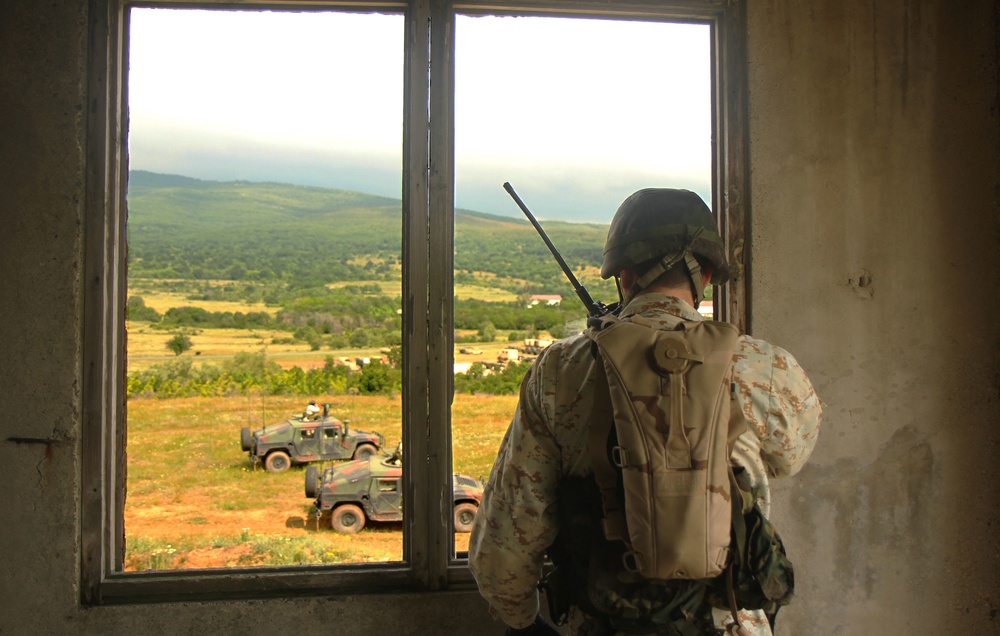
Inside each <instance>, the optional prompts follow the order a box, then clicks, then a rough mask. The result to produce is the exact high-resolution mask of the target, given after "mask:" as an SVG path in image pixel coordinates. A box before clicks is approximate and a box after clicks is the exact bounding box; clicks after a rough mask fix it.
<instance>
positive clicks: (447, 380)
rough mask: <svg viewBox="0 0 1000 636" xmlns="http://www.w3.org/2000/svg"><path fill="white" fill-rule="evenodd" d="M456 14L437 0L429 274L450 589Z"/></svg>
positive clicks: (436, 560)
mask: <svg viewBox="0 0 1000 636" xmlns="http://www.w3.org/2000/svg"><path fill="white" fill-rule="evenodd" d="M454 32H455V16H454V12H453V11H452V6H451V2H450V1H449V0H431V65H430V163H429V167H430V170H429V179H430V197H429V209H428V213H429V236H428V238H429V244H428V251H429V254H430V262H429V265H428V273H429V277H430V279H429V280H430V286H429V288H428V294H429V303H428V304H429V309H430V311H429V313H428V342H427V356H428V374H427V380H428V394H429V397H430V400H429V403H428V410H429V416H430V419H429V426H428V455H427V457H428V481H427V489H428V494H429V495H430V497H429V499H428V508H427V522H428V534H429V538H430V541H429V543H428V565H429V572H428V575H429V585H430V587H431V589H440V588H444V587H447V583H448V562H449V561H450V559H451V556H452V554H453V553H454V547H453V542H454V534H453V530H452V524H451V516H452V489H451V488H452V487H451V466H452V450H451V396H452V385H453V383H454V378H453V376H452V373H453V372H454V345H453V343H454V327H453V320H452V314H453V307H452V288H453V282H452V281H453V277H454V274H453V263H454V238H453V234H454V225H455V224H454V216H455V204H454V201H455V153H454V145H455V144H454V137H455V122H454V96H455V89H454V86H455V62H454V58H455V40H454Z"/></svg>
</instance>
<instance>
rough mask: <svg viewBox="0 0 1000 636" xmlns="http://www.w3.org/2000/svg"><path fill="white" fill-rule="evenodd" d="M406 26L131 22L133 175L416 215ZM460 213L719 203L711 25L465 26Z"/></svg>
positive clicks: (377, 22) (354, 19)
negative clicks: (257, 188) (406, 200)
mask: <svg viewBox="0 0 1000 636" xmlns="http://www.w3.org/2000/svg"><path fill="white" fill-rule="evenodd" d="M403 26H404V24H403V17H402V15H378V14H350V13H334V12H309V13H294V12H266V11H198V10H188V9H133V10H132V17H131V31H130V50H129V56H130V72H129V93H128V102H129V114H130V125H129V154H130V167H131V168H132V169H139V170H151V171H154V172H162V173H169V174H181V175H184V176H189V177H195V178H199V179H210V180H223V181H228V180H247V181H278V182H284V183H294V184H300V185H314V186H322V187H333V188H344V189H351V190H360V191H363V192H370V193H373V194H380V195H384V196H391V197H394V198H400V187H401V185H400V184H401V177H400V170H401V163H402V159H401V146H402V112H403ZM455 41H456V53H455V64H456V95H455V117H456V120H455V138H456V142H455V143H456V149H455V152H456V205H457V206H458V207H462V208H468V209H473V210H478V211H482V212H490V213H495V214H506V215H511V216H520V211H519V209H518V208H517V207H516V205H515V204H514V203H513V201H511V199H510V198H509V196H508V195H507V193H506V192H505V191H504V190H503V189H502V184H503V183H504V182H505V181H509V182H511V184H512V185H513V186H514V187H515V188H516V189H517V191H518V193H519V194H520V196H521V197H522V198H523V199H524V201H525V203H527V204H528V206H529V207H530V208H531V209H532V211H533V212H534V213H535V214H536V216H538V217H539V218H540V219H544V218H552V219H556V218H558V219H566V220H574V221H600V222H607V221H608V220H609V219H610V217H611V215H612V214H613V213H614V210H615V209H616V208H617V206H618V204H619V203H621V201H622V200H623V199H624V198H625V197H626V196H628V195H629V194H631V193H632V192H633V191H635V190H637V189H639V188H643V187H651V186H652V187H683V188H688V189H691V190H694V191H696V192H698V193H699V194H701V195H702V197H703V198H705V199H706V200H708V198H709V196H710V186H709V183H710V170H711V112H710V102H711V91H710V88H711V80H710V47H709V42H710V30H709V27H708V26H705V25H691V24H684V25H681V24H669V23H652V22H631V21H609V20H583V19H560V18H542V17H530V18H529V17H471V16H459V17H458V20H457V24H456V34H455Z"/></svg>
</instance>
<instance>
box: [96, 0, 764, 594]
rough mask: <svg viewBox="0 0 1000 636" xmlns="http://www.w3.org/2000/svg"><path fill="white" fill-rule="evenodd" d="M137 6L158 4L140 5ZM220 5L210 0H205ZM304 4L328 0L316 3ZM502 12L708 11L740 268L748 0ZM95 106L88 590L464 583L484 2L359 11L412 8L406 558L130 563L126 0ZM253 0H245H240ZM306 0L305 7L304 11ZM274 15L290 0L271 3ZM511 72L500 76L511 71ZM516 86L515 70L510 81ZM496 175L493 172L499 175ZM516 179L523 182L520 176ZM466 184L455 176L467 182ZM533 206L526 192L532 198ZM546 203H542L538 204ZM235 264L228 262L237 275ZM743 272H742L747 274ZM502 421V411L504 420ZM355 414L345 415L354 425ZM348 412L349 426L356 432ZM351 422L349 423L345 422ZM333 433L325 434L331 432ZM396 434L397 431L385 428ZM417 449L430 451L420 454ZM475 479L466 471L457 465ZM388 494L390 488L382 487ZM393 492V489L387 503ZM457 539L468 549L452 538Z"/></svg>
mask: <svg viewBox="0 0 1000 636" xmlns="http://www.w3.org/2000/svg"><path fill="white" fill-rule="evenodd" d="M135 6H143V7H149V6H155V3H142V5H138V4H137V5H135ZM201 6H202V7H203V8H212V3H211V2H205V3H202V4H201ZM305 6H306V7H307V8H308V9H309V10H320V9H323V10H329V11H333V10H334V9H335V6H334V5H332V4H331V5H329V6H326V5H324V3H323V2H308V3H305ZM491 6H492V7H493V9H491V13H492V14H494V15H503V16H515V15H531V16H537V17H553V16H565V17H577V18H601V19H626V20H633V21H647V22H662V21H671V20H673V21H681V22H692V23H696V24H703V25H706V28H707V37H708V40H709V46H710V51H711V66H710V70H711V73H712V77H713V81H712V85H711V86H712V87H711V98H710V99H711V111H712V116H711V123H710V131H711V138H712V139H711V145H710V149H709V155H710V163H711V175H710V183H709V186H708V188H709V189H710V196H711V199H712V200H713V201H714V202H715V208H716V211H717V213H718V214H719V215H720V218H721V219H722V221H723V228H722V229H723V234H724V236H726V238H727V240H728V242H729V247H730V254H731V255H732V257H733V259H732V260H733V261H734V264H735V265H736V269H737V272H738V273H742V271H741V267H740V265H741V264H742V263H743V262H744V258H745V238H744V219H745V215H746V209H745V206H746V202H745V197H744V196H743V191H744V190H743V189H744V187H745V184H746V174H745V173H746V161H745V157H746V139H745V137H746V131H745V125H746V122H745V115H744V110H745V105H744V99H745V89H744V87H743V81H744V73H743V64H744V63H745V62H744V60H743V57H742V50H743V44H742V37H743V34H744V28H745V27H744V17H743V15H742V11H743V9H742V5H741V4H740V3H734V4H731V5H729V6H727V7H720V5H719V3H716V2H709V1H693V0H692V1H688V2H675V3H670V4H669V6H666V7H665V6H663V3H662V2H652V1H646V0H636V1H633V2H620V3H619V2H608V3H604V4H602V5H601V6H600V7H599V8H595V7H594V6H593V5H589V4H586V3H580V4H575V3H573V2H559V1H555V0H553V1H551V2H548V3H545V2H542V3H528V4H516V3H512V4H505V3H494V4H493V5H491ZM93 7H94V15H95V18H94V19H93V21H92V29H93V33H92V37H91V46H92V50H91V51H90V56H89V60H90V64H91V67H90V101H91V102H92V103H93V104H95V110H93V111H92V112H91V114H90V117H89V119H88V126H89V128H88V150H87V152H88V200H87V208H88V229H87V235H86V268H87V276H86V280H87V281H88V287H87V289H86V294H85V315H86V317H87V318H86V322H85V325H84V347H85V350H84V360H85V365H86V368H85V374H84V378H85V386H84V387H83V391H84V394H85V399H84V404H85V406H84V409H85V413H84V433H83V440H82V443H83V458H84V459H83V466H82V473H83V493H82V502H81V508H82V560H83V565H82V572H81V577H82V585H81V589H82V597H83V601H84V602H85V603H88V604H94V603H113V602H124V601H142V600H150V601H169V600H171V599H176V598H180V597H181V596H183V597H184V598H187V599H191V598H197V597H198V596H199V595H201V596H204V597H212V598H219V597H240V596H252V595H265V594H275V593H287V592H289V591H298V592H305V591H310V590H313V591H318V590H322V591H324V592H331V591H334V592H336V591H338V590H348V589H350V590H353V591H356V590H357V589H358V588H359V587H360V588H364V589H379V590H383V591H384V590H395V591H405V590H411V589H414V590H416V589H425V590H426V589H438V588H441V587H452V588H454V587H462V586H468V585H471V584H472V583H471V578H470V576H469V573H468V570H467V568H466V567H465V564H464V561H463V560H462V559H461V558H460V556H461V555H460V553H459V554H456V549H455V546H454V545H453V542H452V541H450V540H447V541H441V540H440V538H441V537H452V536H453V533H452V524H453V514H452V513H453V511H452V510H451V506H449V505H447V504H446V503H443V502H449V501H450V500H451V495H450V492H449V491H450V490H451V488H452V485H451V481H452V479H453V477H452V464H453V462H452V456H453V451H452V447H451V401H452V395H453V385H454V375H453V373H454V367H453V365H454V345H455V334H454V331H453V328H452V325H453V324H454V309H453V307H454V305H453V297H454V289H455V285H454V282H455V281H454V279H455V270H454V230H453V228H454V223H455V221H454V219H455V196H456V190H457V186H456V167H455V166H456V143H457V141H458V140H457V139H456V130H455V117H456V116H458V115H459V114H460V113H459V112H458V111H457V109H456V102H455V94H456V88H455V84H456V79H457V77H458V76H457V74H456V69H455V66H454V62H453V60H454V59H455V57H454V54H455V41H454V40H453V34H454V33H455V32H456V28H455V27H456V22H460V26H461V28H465V25H466V24H467V22H466V21H467V20H470V19H472V18H474V17H476V16H480V15H483V14H484V12H483V11H481V10H479V9H477V8H476V7H475V6H472V5H469V6H466V5H462V4H456V5H445V4H438V3H431V4H424V3H412V4H411V3H404V2H400V3H395V4H394V3H385V2H379V3H376V4H372V5H370V6H368V7H367V8H366V3H365V2H363V1H362V2H358V3H355V4H354V5H352V8H351V10H352V11H354V12H356V13H367V14H374V13H375V12H378V13H379V14H389V15H397V16H400V17H401V18H402V20H403V24H404V29H403V35H402V38H403V41H402V43H401V46H402V50H403V61H404V66H403V79H402V84H403V91H402V95H403V105H402V111H403V116H402V122H403V128H402V139H401V144H400V146H401V163H402V173H401V184H402V189H401V192H400V196H399V198H400V199H401V201H402V219H401V242H400V244H401V251H400V267H401V270H402V272H403V273H402V284H401V289H400V297H401V303H400V311H401V320H402V345H401V365H402V391H401V394H400V395H401V406H400V408H401V420H402V422H403V425H402V427H401V434H400V438H401V442H402V444H403V446H405V448H406V453H407V457H409V458H410V459H409V460H407V461H406V462H405V464H404V470H403V481H402V488H401V491H400V494H401V495H402V496H403V498H404V500H405V502H406V503H405V506H404V522H403V528H404V530H405V531H404V534H403V559H402V561H400V562H387V563H374V564H344V565H330V566H311V567H309V568H308V569H303V568H295V567H287V568H255V569H254V570H253V574H254V576H252V577H242V576H233V570H228V569H224V570H218V571H204V570H199V571H197V572H171V575H170V576H169V577H165V576H163V575H162V573H159V572H129V571H126V569H125V567H124V554H125V546H124V538H125V525H126V524H125V519H124V511H125V502H126V496H127V495H126V492H125V488H124V485H125V479H126V472H127V471H126V464H125V461H126V458H127V453H126V448H127V442H128V431H127V426H126V408H125V404H126V395H127V386H126V384H125V377H126V370H127V366H126V365H127V362H126V341H127V339H126V334H125V307H126V300H127V288H126V275H125V272H126V249H125V238H126V225H125V223H126V217H127V214H126V213H125V196H126V185H127V183H128V173H127V171H128V159H127V148H126V147H125V145H124V143H123V141H124V140H126V139H127V136H126V132H127V130H128V125H127V122H128V118H127V116H126V113H127V111H126V102H125V100H126V96H127V82H128V75H127V68H128V67H127V54H128V51H129V37H130V35H131V31H130V28H129V26H130V25H129V16H130V12H131V10H132V8H133V5H132V3H130V2H128V1H127V0H97V1H96V2H94V3H93ZM242 8H245V7H243V6H242V5H241V9H242ZM301 8H302V7H300V9H301ZM276 13H281V11H276ZM504 81H505V78H502V77H499V78H497V82H498V83H499V82H504ZM511 86H512V87H513V88H512V90H513V93H514V95H511V96H510V98H511V99H513V98H516V84H513V85H511ZM498 185H499V184H498ZM515 185H516V184H515ZM458 192H461V188H460V187H458ZM530 204H532V202H531V201H529V205H530ZM539 211H540V210H539ZM238 269H239V268H237V269H236V270H234V272H235V273H239V272H238ZM741 280H742V277H741ZM744 298H745V292H744V291H743V289H742V287H739V286H735V287H731V288H730V289H729V293H728V296H727V297H724V298H722V299H719V300H721V302H719V305H718V306H719V307H720V310H721V311H720V314H721V316H722V317H723V318H728V319H730V320H732V321H734V322H737V323H739V324H741V325H742V322H743V318H742V316H743V315H744V313H743V312H744V305H745V302H744ZM505 424H506V423H505V422H503V423H501V424H500V425H501V426H504V425H505ZM346 428H347V427H346V426H345V429H346ZM355 428H356V427H355V426H351V427H350V431H351V432H354V430H355ZM346 432H347V431H346V430H345V433H346ZM325 435H326V432H324V436H325ZM389 441H390V442H391V441H393V440H391V439H390V440H389ZM415 458H426V459H423V460H420V461H417V460H416V459H415ZM459 479H460V480H461V479H466V477H461V478H459ZM379 492H382V491H381V490H380V491H379ZM389 504H390V505H392V502H389ZM459 552H460V551H459Z"/></svg>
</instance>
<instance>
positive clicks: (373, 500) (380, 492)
mask: <svg viewBox="0 0 1000 636" xmlns="http://www.w3.org/2000/svg"><path fill="white" fill-rule="evenodd" d="M452 484H453V488H452V490H453V493H454V496H453V501H454V506H455V513H454V514H455V517H454V518H455V531H456V532H472V521H473V519H474V518H475V516H476V511H477V510H478V509H479V502H480V500H482V498H483V484H482V483H480V482H479V480H477V479H473V478H472V477H469V476H468V475H459V474H458V473H455V475H454V478H453V480H452ZM402 487H403V460H402V451H401V449H400V448H399V447H397V448H396V452H395V453H393V455H392V456H391V457H369V458H368V459H365V460H357V461H353V462H350V463H347V464H344V465H342V466H336V467H334V468H327V469H326V470H325V471H324V472H323V476H322V479H320V474H319V471H318V470H317V468H316V467H315V466H309V467H308V468H306V497H310V498H315V500H316V501H315V505H316V517H317V518H321V517H323V516H326V515H327V514H329V527H331V528H333V529H334V530H336V531H337V532H341V533H344V534H354V533H355V532H358V531H359V530H361V529H362V528H364V527H365V522H366V521H369V520H370V521H402V519H403V492H402Z"/></svg>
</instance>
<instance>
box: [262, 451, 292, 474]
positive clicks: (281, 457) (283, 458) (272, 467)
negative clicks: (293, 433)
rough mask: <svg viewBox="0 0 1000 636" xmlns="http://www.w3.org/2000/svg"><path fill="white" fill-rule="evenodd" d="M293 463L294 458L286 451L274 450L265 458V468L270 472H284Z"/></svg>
mask: <svg viewBox="0 0 1000 636" xmlns="http://www.w3.org/2000/svg"><path fill="white" fill-rule="evenodd" d="M291 465H292V458H291V457H289V456H288V453H286V452H285V451H274V452H273V453H271V454H270V455H268V456H267V459H265V460H264V468H266V469H267V472H269V473H283V472H285V471H286V470H288V467H289V466H291Z"/></svg>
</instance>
